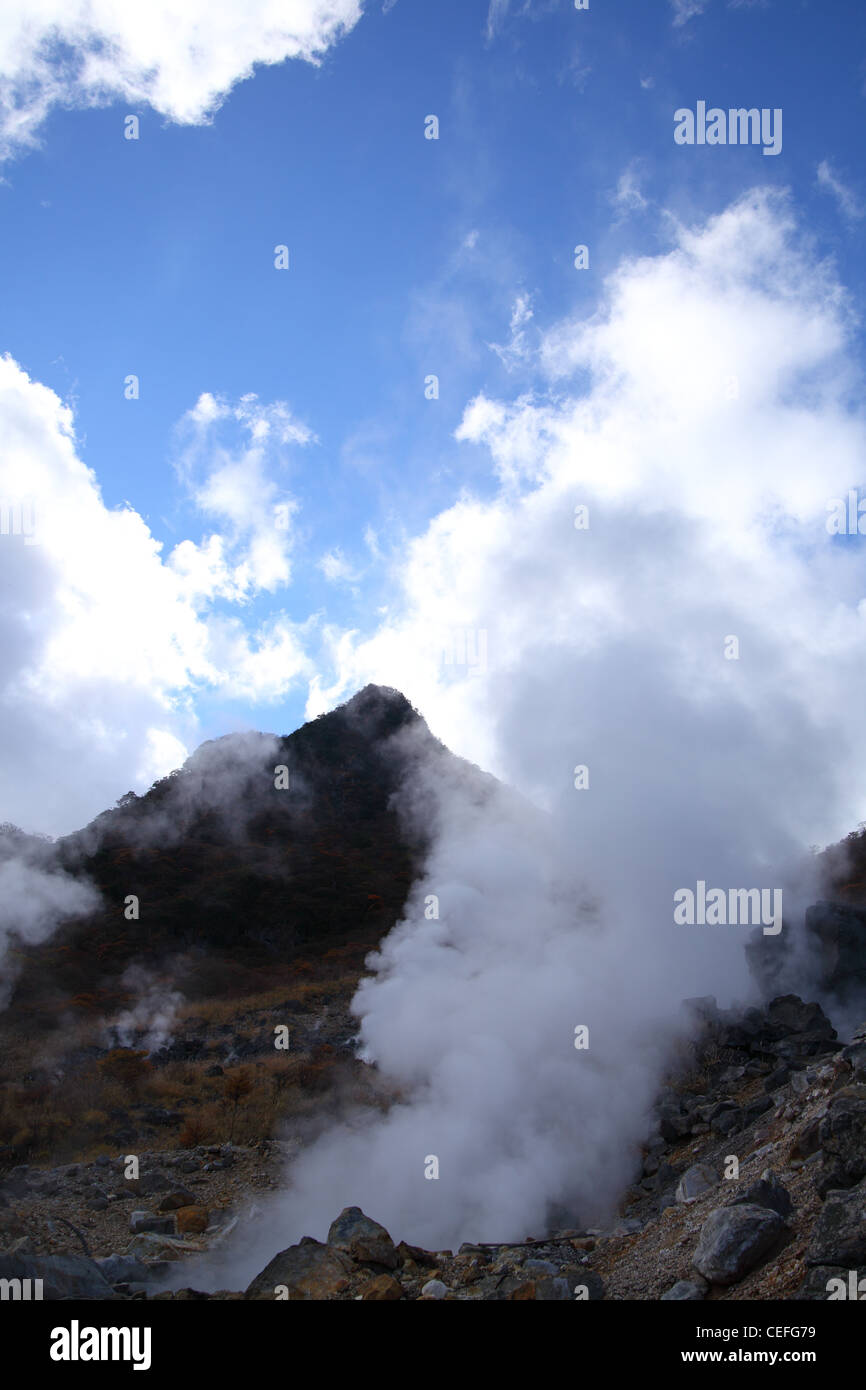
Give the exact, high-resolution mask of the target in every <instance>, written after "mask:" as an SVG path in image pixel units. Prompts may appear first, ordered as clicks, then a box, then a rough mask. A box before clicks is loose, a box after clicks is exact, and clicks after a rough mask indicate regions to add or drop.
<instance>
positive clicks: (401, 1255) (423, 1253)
mask: <svg viewBox="0 0 866 1390" xmlns="http://www.w3.org/2000/svg"><path fill="white" fill-rule="evenodd" d="M460 1250H461V1252H465V1251H467V1250H472V1251H478V1250H480V1251H481V1253H482V1254H483V1255H484V1256H485V1258H487V1259H489V1258H490V1251H489V1250H482V1249H481V1247H480V1246H477V1245H472V1246H466V1245H461V1247H460ZM397 1260H398V1263H399V1264H405V1263H406V1262H407V1260H411V1261H412V1263H413V1264H416V1265H421V1266H422V1268H424V1269H435V1268H436V1265H437V1263H438V1261H437V1259H436V1256H435V1255H433V1254H431V1252H430V1251H429V1250H422V1249H421V1246H420V1245H407V1244H406V1242H405V1240H401V1241H400V1244H399V1245H398V1246H397Z"/></svg>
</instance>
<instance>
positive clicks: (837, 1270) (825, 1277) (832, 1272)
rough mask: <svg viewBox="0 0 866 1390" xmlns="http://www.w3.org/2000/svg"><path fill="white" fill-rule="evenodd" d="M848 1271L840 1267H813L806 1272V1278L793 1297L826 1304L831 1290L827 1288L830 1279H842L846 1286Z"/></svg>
mask: <svg viewBox="0 0 866 1390" xmlns="http://www.w3.org/2000/svg"><path fill="white" fill-rule="evenodd" d="M849 1273H850V1271H849V1270H847V1269H844V1268H843V1267H842V1266H841V1265H813V1266H812V1267H811V1268H810V1269H807V1271H806V1277H805V1279H804V1280H803V1282H802V1284H801V1285H800V1287H799V1289H798V1290H797V1292H796V1293H795V1295H794V1297H795V1298H797V1299H801V1300H809V1301H811V1302H815V1303H819V1302H820V1303H824V1302H826V1301H827V1300H828V1299H829V1297H830V1294H831V1292H832V1290H831V1289H830V1288H828V1284H829V1283H830V1280H831V1279H842V1280H844V1282H845V1284H846V1286H847V1284H848V1278H849Z"/></svg>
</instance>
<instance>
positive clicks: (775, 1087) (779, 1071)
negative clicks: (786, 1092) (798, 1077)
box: [764, 1067, 791, 1092]
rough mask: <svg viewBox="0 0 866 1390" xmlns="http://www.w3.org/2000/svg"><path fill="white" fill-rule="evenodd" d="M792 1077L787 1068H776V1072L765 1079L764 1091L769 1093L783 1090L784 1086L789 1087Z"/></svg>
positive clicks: (772, 1072)
mask: <svg viewBox="0 0 866 1390" xmlns="http://www.w3.org/2000/svg"><path fill="white" fill-rule="evenodd" d="M790 1076H791V1073H790V1071H789V1069H788V1068H787V1067H776V1070H775V1071H771V1072H770V1075H769V1076H768V1077H766V1078H765V1080H764V1090H765V1091H767V1092H770V1091H779V1090H781V1088H782V1087H783V1086H787V1084H788V1081H789V1080H790Z"/></svg>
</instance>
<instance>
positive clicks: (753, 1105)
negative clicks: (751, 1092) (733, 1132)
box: [742, 1096, 773, 1129]
mask: <svg viewBox="0 0 866 1390" xmlns="http://www.w3.org/2000/svg"><path fill="white" fill-rule="evenodd" d="M772 1108H773V1101H772V1099H771V1097H770V1096H756V1097H755V1099H754V1100H753V1101H750V1102H749V1104H748V1105H747V1106H745V1107H744V1109H743V1112H742V1114H743V1128H744V1129H745V1128H746V1126H747V1125H751V1124H754V1123H755V1120H759V1119H760V1118H761V1116H762V1115H766V1113H767V1111H768V1110H772Z"/></svg>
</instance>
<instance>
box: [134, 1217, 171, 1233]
mask: <svg viewBox="0 0 866 1390" xmlns="http://www.w3.org/2000/svg"><path fill="white" fill-rule="evenodd" d="M129 1229H130V1230H131V1231H132V1234H133V1235H134V1236H137V1235H140V1234H141V1233H142V1232H143V1231H149V1232H150V1233H151V1235H155V1236H173V1235H174V1217H173V1216H156V1215H155V1214H154V1213H153V1212H152V1211H134V1212H133V1213H132V1215H131V1216H130V1218H129Z"/></svg>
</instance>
